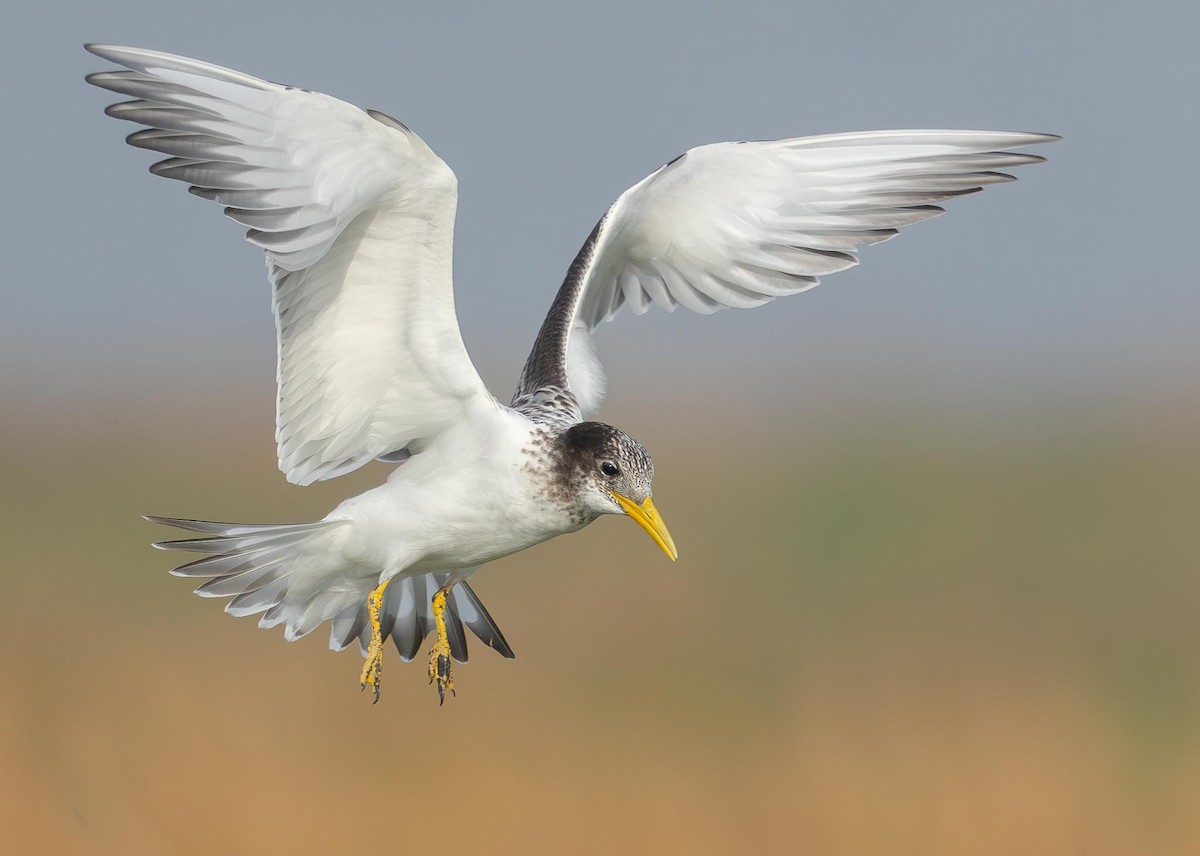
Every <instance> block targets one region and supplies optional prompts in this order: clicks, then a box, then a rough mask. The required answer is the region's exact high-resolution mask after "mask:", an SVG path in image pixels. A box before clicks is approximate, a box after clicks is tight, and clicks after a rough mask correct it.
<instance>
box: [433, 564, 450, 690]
mask: <svg viewBox="0 0 1200 856" xmlns="http://www.w3.org/2000/svg"><path fill="white" fill-rule="evenodd" d="M455 582H456V581H455ZM452 588H454V582H449V583H446V585H444V586H442V587H441V588H440V589H438V590H437V593H436V594H435V595H434V596H433V623H434V624H435V625H437V641H436V642H434V643H433V650H431V651H430V652H429V682H430V683H433V682H434V681H437V691H438V704H439V705H441V704H443V703H444V702H445V701H446V690H450V695H454V679H453V678H452V677H450V638H449V637H448V636H447V635H446V595H447V594H449V593H450V589H452Z"/></svg>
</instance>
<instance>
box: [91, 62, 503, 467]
mask: <svg viewBox="0 0 1200 856" xmlns="http://www.w3.org/2000/svg"><path fill="white" fill-rule="evenodd" d="M87 49H88V50H89V51H91V52H92V53H94V54H96V55H97V56H100V57H103V58H105V59H108V60H111V61H112V62H114V63H117V64H118V65H123V66H125V67H126V68H127V69H129V70H128V71H110V72H103V73H100V74H93V75H91V76H89V77H88V78H87V80H88V82H89V83H92V84H94V85H96V86H99V87H102V88H104V89H108V90H111V91H113V92H118V93H120V94H122V95H128V96H131V97H133V98H134V99H136V100H133V101H126V102H123V103H120V104H114V105H113V106H111V107H109V108H108V110H107V111H106V112H107V113H108V115H110V116H113V117H115V118H118V119H127V120H130V121H133V122H138V123H140V124H142V125H147V126H148V129H146V130H142V131H138V132H136V133H134V134H132V135H130V136H129V137H128V142H129V143H130V145H133V146H136V147H138V148H145V149H152V150H153V151H156V152H162V153H163V154H166V155H170V157H168V158H167V159H166V160H163V161H160V162H158V163H156V164H155V165H154V166H153V167H151V172H153V173H155V174H156V175H162V176H166V177H168V178H176V179H179V180H181V181H185V182H187V183H188V184H190V185H191V187H190V188H189V190H190V191H191V192H192V193H193V194H195V195H197V196H200V197H203V198H204V199H210V200H212V201H214V202H217V203H219V204H220V205H223V206H225V214H226V216H228V217H230V218H231V219H233V220H236V221H237V222H238V223H241V224H242V225H244V226H247V227H249V231H248V232H247V233H246V240H248V241H249V242H250V243H252V244H255V245H256V246H259V247H262V248H263V249H264V250H265V251H266V255H267V267H268V275H269V278H270V281H271V283H272V286H273V303H274V308H275V319H276V327H277V329H278V333H279V366H278V381H279V398H278V410H277V420H276V439H277V440H278V443H279V466H280V469H282V470H283V471H284V473H286V474H287V478H288V480H289V481H292V482H295V483H297V484H310V483H312V482H314V481H317V480H320V479H326V478H331V477H333V476H337V475H341V474H342V473H346V472H349V471H351V470H353V469H356V468H357V467H359V466H361V465H362V464H364V463H366V462H367V461H369V460H371V459H372V458H374V457H376V456H379V455H383V454H386V453H389V452H394V451H395V450H397V449H401V448H403V447H406V446H407V447H408V448H409V449H410V450H412V451H419V449H420V447H421V444H422V442H423V441H425V440H427V439H428V438H430V437H432V436H434V435H435V434H437V433H438V432H439V431H441V430H443V429H444V428H446V427H447V426H448V425H450V424H452V423H453V422H455V421H457V420H458V419H460V418H461V417H462V416H463V414H464V413H465V412H466V411H467V410H468V409H469V408H472V407H479V406H485V407H496V406H498V405H497V404H496V402H495V399H494V398H492V396H491V394H490V393H489V392H488V391H487V389H486V388H485V387H484V384H483V382H482V380H480V378H479V375H478V373H477V372H476V371H475V367H474V366H473V365H472V364H471V360H470V358H469V357H468V356H467V352H466V348H465V347H464V346H463V342H462V336H461V334H460V333H459V329H458V322H457V319H456V318H455V314H454V295H453V290H452V285H451V252H452V245H453V232H454V214H455V209H456V206H457V201H458V186H457V181H456V179H455V177H454V173H453V172H451V170H450V168H449V167H448V166H446V164H445V163H443V162H442V161H441V160H440V159H439V158H438V157H437V155H435V154H434V153H433V152H432V151H431V150H430V149H429V147H428V146H426V145H425V143H424V142H423V141H422V140H421V139H420V137H418V136H417V135H416V134H414V133H412V132H411V131H409V130H408V129H407V128H406V127H404V126H403V125H402V124H400V123H399V122H397V121H395V120H394V119H391V118H389V117H387V116H385V115H383V114H382V113H376V112H374V111H370V112H364V111H362V110H360V109H358V108H357V107H354V106H353V105H351V104H347V103H345V102H343V101H339V100H337V99H336V98H331V97H329V96H328V95H322V94H320V93H318V92H308V91H305V90H301V89H296V88H294V87H290V86H281V85H279V84H276V83H269V82H267V81H265V80H259V79H258V78H256V77H251V76H249V75H246V74H241V73H239V72H236V71H231V70H229V69H225V68H220V67H218V66H215V65H209V64H207V63H202V62H198V61H196V60H192V59H187V58H184V57H179V56H172V55H170V54H163V53H157V52H154V51H146V50H139V49H135V48H122V47H110V46H104V45H88V46H87Z"/></svg>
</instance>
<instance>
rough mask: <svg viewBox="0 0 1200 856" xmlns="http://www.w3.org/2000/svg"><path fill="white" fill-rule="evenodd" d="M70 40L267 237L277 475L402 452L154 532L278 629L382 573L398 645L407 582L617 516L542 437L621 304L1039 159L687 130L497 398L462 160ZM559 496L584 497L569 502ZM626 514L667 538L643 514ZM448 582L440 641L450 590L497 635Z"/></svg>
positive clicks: (603, 225) (841, 263)
mask: <svg viewBox="0 0 1200 856" xmlns="http://www.w3.org/2000/svg"><path fill="white" fill-rule="evenodd" d="M88 50H90V51H92V52H93V53H95V54H97V55H98V56H101V57H104V58H105V59H108V60H111V61H112V62H114V63H117V64H119V65H122V66H124V67H125V68H126V69H127V70H123V71H114V72H104V73H100V74H94V75H92V76H90V77H89V78H88V80H89V82H91V83H93V84H95V85H97V86H100V87H103V88H105V89H109V90H112V91H114V92H118V93H121V94H123V95H127V96H130V97H132V98H133V99H135V100H132V101H128V102H125V103H122V104H117V105H114V106H113V107H110V108H109V110H108V113H109V115H111V116H114V117H116V118H120V119H127V120H130V121H134V122H137V123H140V124H143V125H146V126H148V127H147V129H146V130H142V131H138V132H136V133H134V134H132V135H131V136H130V137H129V138H128V140H129V142H130V143H131V144H132V145H134V146H138V147H141V148H147V149H152V150H154V151H158V152H161V153H163V154H166V155H168V156H169V157H168V159H167V160H164V161H161V162H159V163H157V164H155V165H154V167H153V168H152V171H153V172H154V173H156V174H158V175H162V176H166V177H169V178H175V179H179V180H182V181H184V182H186V183H188V184H189V185H191V187H190V190H191V192H192V193H194V194H196V195H197V196H201V197H203V198H205V199H209V200H212V201H215V202H217V203H219V204H221V205H222V206H224V207H225V214H226V215H227V216H229V217H231V218H232V219H234V220H236V221H237V222H238V223H241V224H242V225H244V226H246V227H248V228H249V231H248V232H247V234H246V237H247V240H249V241H250V242H251V243H253V244H255V245H257V246H259V247H262V248H263V250H264V251H265V252H266V256H267V265H268V277H269V280H270V282H271V284H272V293H273V303H274V309H275V316H276V320H277V327H278V334H279V351H278V354H279V366H278V380H279V396H278V413H277V426H276V431H277V440H278V447H279V464H280V468H281V469H282V470H283V472H284V473H285V474H286V475H287V478H288V479H289V480H290V481H293V482H296V483H298V484H309V483H311V482H313V481H316V480H319V479H326V478H330V477H333V476H337V475H340V474H342V473H345V472H349V471H351V470H353V469H355V468H357V467H359V466H361V465H362V464H364V463H366V462H367V461H369V460H371V459H373V458H376V457H380V456H387V457H388V458H390V459H396V460H404V463H403V464H402V465H401V466H399V467H398V468H397V469H396V470H394V471H393V472H392V474H391V476H390V478H389V479H388V481H387V483H386V484H385V485H382V486H380V487H379V488H376V489H375V490H372V491H368V492H367V493H366V494H363V495H361V496H358V497H354V498H352V499H349V500H346V501H345V502H343V503H342V504H341V505H340V506H339V507H338V508H337V509H335V510H334V511H333V512H331V513H330V515H329V516H328V517H327V518H326V521H325V522H320V523H316V524H302V525H298V526H294V527H290V528H289V527H239V526H235V525H232V524H208V523H197V522H195V521H180V520H167V519H163V522H168V523H172V524H174V525H177V526H181V527H182V528H186V529H191V530H192V531H197V532H201V533H206V534H207V535H208V536H209V537H207V538H202V539H199V540H192V541H180V542H168V543H167V544H166V545H164V546H167V547H169V548H171V549H191V550H197V551H200V552H206V553H209V554H210V556H209V557H208V558H207V559H204V560H201V561H200V562H196V563H193V564H192V565H189V566H184V568H181V569H178V572H179V573H183V574H186V575H189V576H211V577H212V578H213V580H212V581H211V582H209V583H206V584H205V585H203V586H201V588H200V590H199V591H200V593H202V594H207V595H212V596H228V597H233V600H232V601H231V602H230V608H229V611H231V612H233V613H234V614H239V615H241V614H260V613H261V614H262V619H261V623H262V624H263V625H264V626H272V625H274V624H279V623H284V624H285V627H286V632H287V635H288V638H296V637H299V636H302V635H304V634H305V633H307V632H309V631H311V630H312V629H314V628H315V627H316V626H317V625H319V624H320V623H321V622H323V621H326V620H332V622H333V629H332V636H331V645H333V647H335V648H336V647H344V646H345V645H346V644H348V643H349V642H350V641H351V640H352V639H354V638H355V637H357V638H359V639H360V641H362V642H363V644H364V645H365V644H366V640H367V637H368V636H369V629H370V628H369V627H368V626H367V624H366V623H365V622H366V607H365V605H364V604H365V598H366V594H367V592H369V591H371V590H372V589H373V588H375V586H376V585H377V584H378V583H380V582H382V581H386V580H389V579H391V578H393V577H396V578H399V580H401V584H399V585H397V586H394V587H392V588H391V589H389V597H390V598H391V599H390V600H389V601H386V602H385V604H384V616H385V618H388V617H389V616H390V618H388V620H390V621H391V624H387V626H386V628H385V629H386V630H389V631H391V632H392V635H393V637H394V638H395V639H396V642H397V646H398V647H399V648H400V650H401V654H402V655H404V656H406V657H408V658H411V656H413V653H414V652H415V650H416V646H417V645H419V644H420V641H421V638H423V637H424V635H425V632H426V631H427V630H428V629H429V626H430V622H431V621H432V617H430V616H428V615H427V614H426V612H425V611H424V610H423V609H421V608H419V607H418V606H416V605H414V604H415V600H414V598H416V599H418V600H419V599H421V598H428V597H429V596H430V595H431V593H432V592H433V591H434V590H435V589H436V588H438V587H441V586H444V585H454V584H455V583H456V582H460V581H462V580H464V579H465V578H466V577H467V576H468V575H469V574H470V573H472V572H473V571H474V570H475V569H476V568H477V567H478V566H479V565H480V564H483V563H486V562H487V561H490V560H492V559H494V558H497V557H499V556H502V555H507V554H509V553H512V552H516V551H517V550H520V549H523V548H524V547H527V546H530V545H531V544H534V543H537V542H538V541H542V540H545V539H547V538H550V537H553V536H554V535H557V534H561V533H563V532H567V531H572V530H573V529H577V528H579V526H581V525H584V524H585V523H586V522H588V521H589V520H590V519H594V516H595V514H599V513H601V512H605V511H625V512H628V513H630V514H631V516H635V511H636V509H635V511H629V508H630V506H629V505H622V504H620V503H618V502H617V501H616V500H615V499H613V500H612V502H611V507H609V506H608V505H605V503H607V502H609V499H612V497H611V496H609V497H608V498H607V499H606V498H605V491H602V490H598V489H597V490H595V491H591V492H590V493H587V497H588V498H587V499H586V501H585V500H584V499H582V498H580V497H582V496H583V494H580V497H575V498H574V499H571V498H568V500H569V501H568V500H564V499H563V498H562V496H560V495H555V493H554V490H552V489H549V488H548V485H549V486H550V487H553V485H551V481H552V479H554V478H559V479H561V478H563V477H564V476H563V475H562V467H561V466H560V467H559V470H557V471H555V470H553V467H552V465H551V463H549V462H548V460H549V459H548V458H547V457H546V451H545V450H546V448H548V446H547V444H549V443H551V440H552V439H553V437H555V436H558V434H556V433H555V432H561V431H563V430H565V429H566V428H568V427H569V426H571V425H574V424H576V423H579V422H580V421H581V420H582V419H583V418H584V417H585V416H587V415H588V414H590V413H593V412H594V411H595V410H596V409H597V408H598V407H599V405H600V403H601V401H602V400H603V396H604V390H605V379H604V373H603V369H602V368H601V366H600V363H599V361H598V359H597V357H596V354H595V350H594V347H593V345H592V341H591V334H592V331H593V330H594V329H595V328H596V327H597V326H598V325H599V324H600V323H601V322H603V321H605V320H608V319H609V318H611V317H613V316H614V315H615V314H616V313H617V312H618V311H619V310H620V309H621V307H622V306H625V305H628V306H629V307H630V308H631V309H632V311H633V312H634V313H636V314H641V313H643V312H645V311H646V310H647V309H648V308H649V307H650V306H651V305H657V306H659V307H661V308H663V309H666V310H667V311H673V310H674V308H675V307H676V306H684V307H686V308H688V309H691V310H693V311H696V312H701V313H705V314H707V313H711V312H714V311H716V310H718V309H724V308H750V307H755V306H759V305H762V304H764V303H767V302H769V301H770V300H773V299H774V298H776V297H780V296H784V295H789V294H795V293H798V292H801V291H804V290H806V289H808V288H811V287H813V286H814V285H816V284H817V283H818V278H819V277H821V276H824V275H826V274H831V273H835V272H837V271H839V270H843V269H845V268H847V267H850V266H851V265H854V264H856V263H857V257H856V256H855V252H856V251H857V250H858V249H859V248H860V247H862V246H865V245H868V244H874V243H878V242H880V241H885V240H888V239H889V238H891V237H893V236H894V235H895V234H896V233H897V230H898V229H899V228H900V227H903V226H906V225H908V224H910V223H915V222H917V221H919V220H924V219H927V218H929V217H933V216H936V215H937V214H940V213H942V209H941V208H939V207H937V205H936V203H938V202H942V201H945V200H947V199H951V198H953V197H956V196H960V195H963V194H965V193H971V192H973V191H976V190H979V189H980V188H982V187H984V186H986V185H990V184H994V183H997V182H1002V181H1008V180H1011V178H1012V177H1011V176H1009V175H1007V174H1005V173H1002V172H999V171H998V170H1000V169H1003V168H1008V167H1013V166H1020V165H1023V164H1029V163H1033V162H1036V161H1040V160H1041V158H1039V157H1036V156H1034V155H1027V154H1022V153H1014V152H1010V151H1004V150H1005V149H1008V148H1012V147H1020V146H1027V145H1030V144H1034V143H1042V142H1048V141H1050V140H1053V139H1055V137H1053V136H1050V135H1045V134H1026V133H1008V132H983V131H954V130H910V131H873V132H863V133H852V134H837V135H830V136H821V137H807V138H798V139H789V140H777V141H771V142H747V143H717V144H714V145H706V146H700V147H698V148H694V149H691V150H690V151H688V152H686V153H685V154H684V155H681V156H680V157H678V158H676V159H675V160H673V161H671V162H670V163H668V164H666V165H665V166H663V167H661V168H660V169H658V170H657V171H655V172H654V173H652V174H651V175H649V176H648V177H647V178H645V179H643V180H642V181H641V182H639V183H638V184H636V185H634V186H633V187H631V188H630V189H629V190H627V191H625V192H624V193H623V194H621V196H620V197H619V198H618V199H617V200H616V202H615V203H614V204H613V205H612V207H611V208H610V209H609V210H608V212H607V213H606V214H605V215H604V217H603V218H602V219H601V220H600V222H599V223H598V224H597V226H596V229H595V230H594V231H593V233H592V235H591V237H590V238H589V239H588V241H587V243H586V244H585V245H584V247H583V249H582V250H581V251H580V253H579V255H578V257H577V258H576V260H575V262H574V264H573V265H572V266H571V269H570V271H569V272H568V274H567V278H566V281H565V282H564V284H563V286H562V288H561V289H560V291H559V293H558V296H557V297H556V299H555V301H554V303H553V305H552V307H551V309H550V313H549V315H548V317H547V319H546V323H545V324H544V325H543V327H542V329H541V331H540V332H539V335H538V339H537V342H536V343H535V345H534V350H533V353H532V354H531V355H530V358H529V361H528V363H527V364H526V367H525V371H524V373H523V375H522V377H521V380H520V382H519V384H518V389H517V395H516V397H515V398H514V400H513V404H512V406H510V407H505V406H503V405H501V404H500V403H499V402H498V401H497V400H496V399H495V397H493V396H492V394H491V393H490V392H488V390H487V389H486V388H485V387H484V384H483V383H482V381H481V380H480V378H479V375H478V373H477V372H476V371H475V368H474V366H473V365H472V364H471V361H470V358H469V357H468V356H467V352H466V349H465V347H464V345H463V341H462V338H461V335H460V333H459V329H458V324H457V320H456V318H455V313H454V296H453V290H452V264H451V262H452V251H453V231H454V216H455V209H456V205H457V182H456V179H455V177H454V173H453V172H452V171H451V170H450V168H449V167H448V166H446V164H445V163H443V162H442V161H441V159H439V158H438V157H437V155H435V154H434V153H433V152H432V151H431V150H430V149H429V148H428V146H426V145H425V143H424V142H423V141H422V140H421V139H420V138H419V137H418V136H417V135H416V134H414V133H412V132H411V131H410V130H408V128H406V127H405V126H404V125H402V124H401V123H399V122H397V121H396V120H394V119H392V118H390V117H388V116H386V115H384V114H382V113H378V112H375V111H363V110H360V109H359V108H357V107H354V106H352V105H350V104H347V103H345V102H342V101H339V100H337V99H335V98H331V97H329V96H327V95H322V94H320V93H315V92H308V91H305V90H300V89H296V88H293V87H288V86H282V85H279V84H276V83H269V82H267V81H264V80H260V79H258V78H255V77H252V76H249V75H246V74H242V73H240V72H235V71H230V70H228V69H224V68H220V67H218V66H214V65H210V64H207V63H203V62H198V61H196V60H191V59H187V58H184V57H178V56H173V55H170V54H164V53H158V52H155V51H147V50H140V49H135V48H123V47H111V46H99V45H92V46H89V47H88ZM613 430H615V429H613ZM618 433H620V432H618ZM621 436H625V435H623V434H622V435H621ZM630 442H633V441H630ZM637 448H638V449H640V447H637ZM635 451H636V450H635ZM639 454H641V453H638V454H634V455H633V457H632V458H630V460H631V461H634V462H635V463H636V462H638V461H641V460H642V459H641V458H640V457H639V456H638V455H639ZM539 456H540V457H539ZM405 459H407V460H405ZM605 463H606V464H607V463H609V462H608V461H605ZM644 464H645V466H644V467H643V469H644V472H643V473H642V476H640V477H641V478H642V482H639V483H638V484H636V485H632V487H630V490H641V491H642V493H644V499H645V503H646V506H647V507H648V508H649V509H650V511H651V512H652V511H653V509H652V505H651V504H650V502H649V478H650V477H651V476H652V466H650V465H649V458H648V456H645V459H644ZM605 472H607V470H605ZM592 475H593V476H595V478H597V479H598V478H600V477H599V476H597V475H596V474H592ZM630 484H632V483H630ZM589 490H590V489H589ZM609 493H610V494H611V493H613V492H612V491H610V492H609ZM597 497H599V498H597ZM572 502H574V503H575V505H572V504H571V503H572ZM627 502H632V503H633V504H634V505H637V504H639V503H641V499H640V498H639V499H637V500H636V502H634V501H632V500H628V499H627ZM579 503H584V505H586V504H587V503H592V504H591V505H588V506H587V508H585V509H584V511H585V512H586V513H585V514H584V515H583V516H582V517H581V516H580V513H579V512H580V508H581V507H582V506H580V505H579ZM649 513H650V512H647V514H649ZM588 514H591V515H592V517H588V516H587V515H588ZM639 514H640V513H639ZM643 517H645V519H642V518H643ZM635 519H638V520H639V522H640V523H642V525H643V526H644V527H646V528H647V531H649V532H651V534H654V535H655V537H656V539H657V540H659V543H660V544H662V545H663V547H664V549H668V543H669V535H665V527H664V528H662V529H661V532H659V533H658V534H655V532H656V531H657V530H654V527H655V526H660V525H661V518H657V517H656V512H654V513H653V514H650V517H646V516H645V514H642V515H641V516H640V517H639V516H635ZM653 520H657V523H654V522H653ZM647 521H651V522H647ZM652 530H653V531H652ZM664 537H665V540H663V538H664ZM673 551H674V546H673V543H671V544H669V549H668V552H669V553H672V552H673ZM455 591H456V594H455V595H454V597H453V598H452V599H451V601H450V609H451V613H452V618H453V622H454V625H455V627H457V630H456V631H455V630H453V629H451V631H450V635H451V637H452V643H454V644H453V645H452V647H453V648H454V655H455V656H456V657H459V658H460V659H465V656H466V652H465V637H462V628H461V626H459V625H458V624H457V622H458V620H459V615H460V614H461V617H462V620H464V621H466V623H467V625H468V626H470V627H471V628H472V629H473V630H475V632H476V633H477V634H479V635H481V636H482V637H483V638H484V639H485V641H487V642H488V644H491V645H493V647H497V648H498V649H500V650H501V651H502V652H506V653H509V654H510V653H511V652H508V649H507V643H505V642H504V640H503V637H502V636H500V634H499V631H498V630H497V629H496V628H495V625H494V623H492V622H491V619H490V617H489V616H487V614H486V610H483V607H482V604H479V603H478V601H477V600H476V599H475V598H474V595H473V594H472V593H471V592H470V589H469V587H467V586H466V584H465V583H461V585H460V587H459V588H458V589H456V590H455ZM460 592H461V594H460ZM455 633H457V637H455ZM401 640H403V641H401ZM414 640H415V641H414ZM459 643H461V644H459ZM460 655H461V656H460Z"/></svg>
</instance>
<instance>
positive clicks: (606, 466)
mask: <svg viewBox="0 0 1200 856" xmlns="http://www.w3.org/2000/svg"><path fill="white" fill-rule="evenodd" d="M600 472H602V473H604V474H605V475H606V476H608V477H609V478H612V477H613V476H619V475H620V474H621V471H620V470H619V469H617V465H616V464H614V463H613V462H612V461H604V462H603V463H601V464H600Z"/></svg>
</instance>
